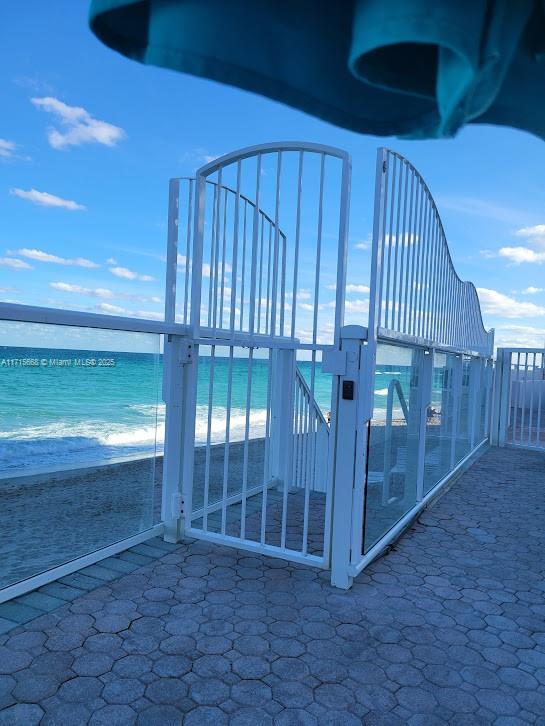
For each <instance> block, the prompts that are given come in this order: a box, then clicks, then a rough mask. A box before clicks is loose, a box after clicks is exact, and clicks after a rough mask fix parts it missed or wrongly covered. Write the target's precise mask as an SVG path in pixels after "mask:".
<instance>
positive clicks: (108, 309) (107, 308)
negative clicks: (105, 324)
mask: <svg viewBox="0 0 545 726" xmlns="http://www.w3.org/2000/svg"><path fill="white" fill-rule="evenodd" d="M95 309H96V310H98V311H99V312H101V313H107V314H108V315H126V314H127V313H128V312H129V311H128V310H126V309H125V308H122V307H120V306H119V305H111V304H110V303H99V304H98V305H97V306H96V307H95Z"/></svg>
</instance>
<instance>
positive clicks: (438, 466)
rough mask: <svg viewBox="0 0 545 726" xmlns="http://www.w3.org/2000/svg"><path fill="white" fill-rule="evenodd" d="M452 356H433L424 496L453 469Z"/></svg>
mask: <svg viewBox="0 0 545 726" xmlns="http://www.w3.org/2000/svg"><path fill="white" fill-rule="evenodd" d="M447 362H448V356H447V355H446V354H445V353H435V354H434V356H433V371H432V387H431V397H430V406H429V408H428V411H427V417H426V446H425V459H424V487H423V491H424V494H427V493H428V492H429V491H430V490H431V489H432V488H433V487H434V486H435V485H436V484H437V483H438V482H439V481H441V479H442V478H443V477H444V476H446V475H447V474H448V472H449V470H450V458H451V448H452V447H451V435H450V433H449V429H448V420H447V419H448V412H449V403H451V396H450V391H449V387H448V384H449V376H448V370H449V368H448V365H447Z"/></svg>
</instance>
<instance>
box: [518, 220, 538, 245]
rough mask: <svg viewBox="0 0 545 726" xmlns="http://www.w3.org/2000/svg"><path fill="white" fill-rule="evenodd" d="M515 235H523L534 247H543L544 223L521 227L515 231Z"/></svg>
mask: <svg viewBox="0 0 545 726" xmlns="http://www.w3.org/2000/svg"><path fill="white" fill-rule="evenodd" d="M515 234H516V236H517V237H524V238H525V239H527V240H528V241H529V242H530V243H531V244H534V245H535V246H536V247H545V224H535V225H534V226H533V227H523V228H522V229H519V230H517V231H516V232H515Z"/></svg>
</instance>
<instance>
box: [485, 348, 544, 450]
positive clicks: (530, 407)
mask: <svg viewBox="0 0 545 726" xmlns="http://www.w3.org/2000/svg"><path fill="white" fill-rule="evenodd" d="M494 403H495V406H494V421H493V436H494V439H493V443H496V444H498V445H499V446H506V445H507V446H517V447H520V448H529V449H538V450H545V349H543V348H498V355H497V363H496V380H495V401H494Z"/></svg>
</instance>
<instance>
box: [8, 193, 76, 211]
mask: <svg viewBox="0 0 545 726" xmlns="http://www.w3.org/2000/svg"><path fill="white" fill-rule="evenodd" d="M9 193H10V194H12V195H13V196H14V197H20V198H21V199H26V200H28V201H29V202H32V203H33V204H39V205H40V206H41V207H62V208H64V209H70V210H72V211H74V210H83V209H86V207H85V206H84V205H83V204H78V202H74V201H73V200H72V199H63V198H62V197H57V196H55V194H50V193H49V192H39V191H38V190H37V189H28V190H25V189H18V188H13V189H10V190H9Z"/></svg>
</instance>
